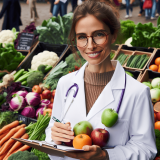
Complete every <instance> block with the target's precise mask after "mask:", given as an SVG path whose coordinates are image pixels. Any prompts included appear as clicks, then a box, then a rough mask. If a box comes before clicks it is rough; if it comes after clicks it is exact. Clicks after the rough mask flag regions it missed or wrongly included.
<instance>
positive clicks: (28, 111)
mask: <svg viewBox="0 0 160 160" xmlns="http://www.w3.org/2000/svg"><path fill="white" fill-rule="evenodd" d="M21 115H23V116H26V117H30V118H34V117H35V115H36V111H35V109H34V108H33V107H32V106H26V107H25V108H24V109H23V110H22V112H21Z"/></svg>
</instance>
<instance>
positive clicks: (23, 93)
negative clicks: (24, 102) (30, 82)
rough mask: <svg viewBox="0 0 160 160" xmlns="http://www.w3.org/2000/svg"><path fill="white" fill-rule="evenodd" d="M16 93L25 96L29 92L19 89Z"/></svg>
mask: <svg viewBox="0 0 160 160" xmlns="http://www.w3.org/2000/svg"><path fill="white" fill-rule="evenodd" d="M16 94H18V95H19V96H22V97H24V98H25V97H26V95H27V94H28V92H27V91H18V92H17V93H16Z"/></svg>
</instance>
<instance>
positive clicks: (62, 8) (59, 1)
mask: <svg viewBox="0 0 160 160" xmlns="http://www.w3.org/2000/svg"><path fill="white" fill-rule="evenodd" d="M67 4H68V2H67V0H56V1H55V2H54V7H53V16H55V17H57V16H58V12H60V15H61V16H64V15H65V14H67Z"/></svg>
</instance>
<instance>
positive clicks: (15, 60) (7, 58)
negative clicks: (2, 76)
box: [0, 43, 25, 72]
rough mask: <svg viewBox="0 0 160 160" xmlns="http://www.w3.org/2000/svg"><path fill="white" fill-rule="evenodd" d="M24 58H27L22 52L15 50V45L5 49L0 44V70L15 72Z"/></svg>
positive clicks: (9, 45)
mask: <svg viewBox="0 0 160 160" xmlns="http://www.w3.org/2000/svg"><path fill="white" fill-rule="evenodd" d="M24 58H25V56H24V55H23V54H22V53H21V52H18V51H17V50H16V49H15V48H14V45H12V44H6V45H5V47H3V46H2V43H0V70H7V71H8V72H10V71H13V70H15V69H16V68H17V67H18V65H19V64H20V63H21V62H22V60H23V59H24Z"/></svg>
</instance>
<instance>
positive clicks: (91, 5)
mask: <svg viewBox="0 0 160 160" xmlns="http://www.w3.org/2000/svg"><path fill="white" fill-rule="evenodd" d="M88 14H90V15H93V16H95V17H96V18H97V19H98V20H100V21H101V22H103V23H104V24H106V25H107V26H108V27H109V29H110V31H111V34H114V33H115V31H119V29H120V21H119V10H118V8H117V7H116V5H115V4H114V2H111V1H108V0H87V1H85V2H84V3H82V4H81V5H79V6H77V8H76V9H75V11H74V15H73V19H72V26H71V30H70V34H69V37H68V38H69V43H70V44H71V46H72V48H71V49H72V51H73V52H74V53H75V52H76V48H75V47H74V46H75V45H76V44H75V41H73V39H74V38H75V34H76V33H75V26H76V23H77V22H78V21H79V20H80V19H81V18H84V17H86V16H87V15H88Z"/></svg>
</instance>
